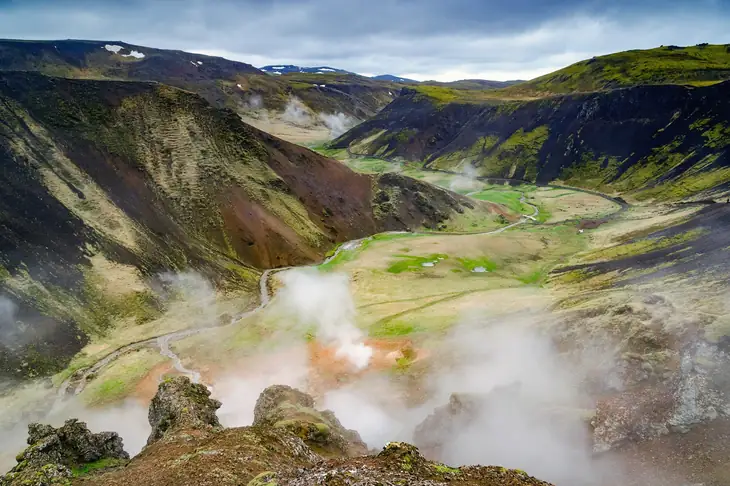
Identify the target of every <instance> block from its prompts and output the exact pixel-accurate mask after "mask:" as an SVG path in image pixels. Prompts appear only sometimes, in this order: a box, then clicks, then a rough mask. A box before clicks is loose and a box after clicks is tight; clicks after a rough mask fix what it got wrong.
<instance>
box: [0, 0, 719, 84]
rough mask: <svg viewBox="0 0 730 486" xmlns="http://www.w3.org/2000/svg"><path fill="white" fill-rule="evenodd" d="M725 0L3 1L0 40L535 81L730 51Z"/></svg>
mask: <svg viewBox="0 0 730 486" xmlns="http://www.w3.org/2000/svg"><path fill="white" fill-rule="evenodd" d="M728 25H730V0H684V1H679V0H663V1H659V0H610V1H607V0H562V1H559V0H123V1H120V0H93V1H89V0H45V1H44V0H0V36H2V37H4V38H16V39H69V38H70V39H93V40H109V41H123V42H127V43H130V44H138V45H143V46H148V47H157V48H163V49H181V50H185V51H191V52H197V53H201V54H208V55H217V56H222V57H226V58H229V59H233V60H236V61H242V62H247V63H249V64H253V65H254V66H264V65H268V64H296V65H301V66H322V65H328V66H333V67H337V68H340V69H346V70H349V71H353V72H357V73H360V74H366V75H373V74H394V75H398V76H404V77H408V78H412V79H417V80H426V79H434V80H438V81H453V80H457V79H473V78H480V79H493V80H512V79H531V78H534V77H537V76H540V75H542V74H546V73H548V72H551V71H554V70H556V69H560V68H561V67H564V66H566V65H569V64H572V63H573V62H577V61H579V60H582V59H586V58H589V57H592V56H594V55H601V54H608V53H611V52H616V51H622V50H627V49H646V48H652V47H657V46H660V45H670V44H673V45H694V44H698V43H701V42H709V43H714V44H725V43H730V29H728Z"/></svg>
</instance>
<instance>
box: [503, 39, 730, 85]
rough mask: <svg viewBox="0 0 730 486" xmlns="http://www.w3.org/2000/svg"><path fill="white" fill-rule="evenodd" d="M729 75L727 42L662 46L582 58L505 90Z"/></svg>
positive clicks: (701, 81)
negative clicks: (582, 59)
mask: <svg viewBox="0 0 730 486" xmlns="http://www.w3.org/2000/svg"><path fill="white" fill-rule="evenodd" d="M729 78H730V47H728V45H702V44H700V45H697V46H690V47H676V46H663V47H658V48H655V49H647V50H632V51H625V52H618V53H615V54H609V55H606V56H598V57H594V58H592V59H588V60H586V61H581V62H578V63H576V64H573V65H571V66H568V67H566V68H564V69H561V70H559V71H556V72H554V73H550V74H547V75H545V76H541V77H539V78H537V79H533V80H531V81H527V82H525V83H522V84H519V85H516V86H512V87H510V88H507V89H506V90H505V92H507V93H514V94H517V93H530V92H532V93H534V94H539V93H544V94H548V93H572V92H586V91H600V90H606V89H614V88H622V87H627V86H635V85H639V84H692V85H695V86H702V85H706V84H711V83H715V82H718V81H723V80H726V79H729Z"/></svg>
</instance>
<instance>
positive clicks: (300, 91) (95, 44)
mask: <svg viewBox="0 0 730 486" xmlns="http://www.w3.org/2000/svg"><path fill="white" fill-rule="evenodd" d="M0 71H36V72H40V73H42V74H46V75H50V76H59V77H66V78H79V79H109V80H131V81H157V82H160V83H164V84H168V85H170V86H175V87H178V88H182V89H186V90H188V91H192V92H194V93H197V94H199V95H201V96H202V97H203V98H205V99H206V100H207V101H208V102H210V103H211V104H213V105H215V106H218V107H221V108H231V109H234V110H236V111H239V112H247V111H252V110H258V109H261V108H266V109H270V110H283V109H284V107H285V106H286V104H287V102H288V100H289V98H290V97H291V96H296V97H299V98H301V99H302V100H303V101H304V103H305V104H307V106H309V107H310V108H311V109H312V110H314V111H317V112H334V113H336V112H342V113H344V114H346V115H349V116H353V117H356V118H358V119H364V118H366V117H369V116H372V115H374V114H375V113H376V112H377V111H378V110H379V109H380V108H382V107H383V106H385V105H386V104H387V103H388V102H389V101H390V100H391V99H392V95H389V94H388V93H389V92H391V91H392V90H393V87H392V86H390V85H389V84H388V83H384V82H377V81H374V80H371V79H369V78H365V77H362V76H356V75H349V76H346V77H344V78H337V79H334V78H330V77H326V76H327V75H320V76H316V75H315V76H314V77H313V78H307V79H301V78H299V77H296V76H293V77H288V76H284V77H277V76H270V75H267V74H266V73H265V72H263V71H260V70H258V69H256V68H255V67H253V66H251V65H249V64H245V63H242V62H236V61H229V60H227V59H223V58H220V57H212V56H205V55H202V54H192V53H188V52H183V51H174V50H164V49H154V48H150V47H144V46H136V45H131V44H127V43H124V42H117V41H113V42H112V41H86V40H58V41H19V40H0ZM328 73H329V72H328ZM296 74H304V75H306V73H296ZM323 84H329V85H330V88H329V89H317V88H318V87H319V85H323Z"/></svg>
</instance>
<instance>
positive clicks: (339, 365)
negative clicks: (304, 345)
mask: <svg viewBox="0 0 730 486" xmlns="http://www.w3.org/2000/svg"><path fill="white" fill-rule="evenodd" d="M365 345H366V346H368V347H370V348H371V349H372V350H373V354H372V356H371V358H370V362H369V363H368V366H367V367H366V368H364V369H361V370H358V369H357V368H355V366H354V365H353V364H352V363H351V362H350V361H349V360H348V359H347V356H342V355H338V353H337V346H334V345H324V344H322V343H319V342H316V341H312V342H310V343H309V344H308V352H309V364H310V373H309V374H310V380H309V381H310V387H311V388H312V389H313V390H312V391H313V392H314V393H315V394H316V393H317V392H318V391H322V390H332V389H335V388H338V387H340V386H342V385H343V384H346V383H348V382H351V381H352V380H354V379H357V378H359V377H361V376H363V375H364V374H366V373H370V372H377V371H384V370H388V369H391V368H393V367H394V366H396V365H397V364H398V360H399V359H401V358H406V359H408V360H409V361H410V362H415V361H418V360H421V359H424V358H425V357H426V353H425V352H424V351H423V350H418V349H416V348H414V346H413V343H412V342H411V341H410V340H409V339H366V340H365Z"/></svg>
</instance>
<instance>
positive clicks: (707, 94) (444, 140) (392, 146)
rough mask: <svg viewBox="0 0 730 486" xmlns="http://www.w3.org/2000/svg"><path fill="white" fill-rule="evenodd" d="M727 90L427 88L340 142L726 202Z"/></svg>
mask: <svg viewBox="0 0 730 486" xmlns="http://www.w3.org/2000/svg"><path fill="white" fill-rule="evenodd" d="M729 87H730V84H728V82H725V83H719V84H715V85H712V86H706V87H684V86H662V85H659V86H639V87H634V88H626V89H620V90H613V91H609V92H597V93H591V94H575V95H565V96H557V97H550V98H544V99H537V100H527V101H519V100H517V101H504V100H493V99H492V100H490V99H488V98H487V96H488V94H489V92H488V91H485V92H480V93H483V94H484V98H483V99H477V100H476V101H474V100H473V98H475V97H476V95H475V94H472V95H469V92H464V91H461V92H457V91H456V90H451V91H448V92H447V93H452V92H456V93H457V94H458V96H457V95H454V96H450V97H445V96H443V93H444V92H443V91H439V92H438V93H436V94H435V95H433V96H429V94H428V93H425V92H424V91H423V89H422V88H421V89H419V90H410V91H406V92H405V94H404V95H402V96H401V97H400V98H398V99H397V100H395V101H394V102H393V103H391V104H390V105H389V106H388V107H386V108H385V109H384V110H383V111H382V112H381V113H380V114H379V115H378V116H376V117H374V118H373V119H371V120H369V121H367V122H366V123H363V124H361V125H359V126H357V127H355V128H354V129H352V130H351V131H349V132H348V133H346V134H345V135H343V136H342V137H340V138H339V139H337V140H336V141H335V142H333V144H332V145H333V146H334V147H339V148H345V147H349V149H350V150H351V151H352V152H353V153H365V154H373V155H379V156H384V157H403V158H405V159H408V160H413V161H423V162H424V164H425V166H426V167H428V168H432V169H442V170H457V171H461V170H463V169H464V167H465V166H466V165H473V166H475V167H476V168H477V171H478V173H479V174H480V175H484V176H491V177H509V178H520V179H527V180H531V181H538V182H549V181H554V180H562V181H566V182H568V183H570V184H573V185H578V186H583V187H590V188H600V189H604V190H606V191H618V192H623V193H630V194H632V195H633V196H634V197H636V198H639V199H646V198H662V199H678V198H687V197H718V196H720V195H722V194H724V193H725V192H726V191H727V189H728V185H727V183H728V182H729V181H730V160H729V159H728V154H727V148H728V146H729V145H730V128H728V125H729V123H730V102H729V101H728V98H727V96H726V93H727V90H728V88H729Z"/></svg>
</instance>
